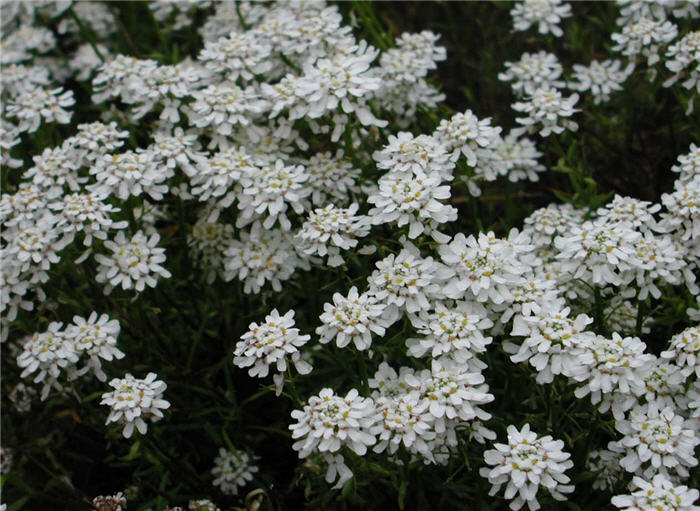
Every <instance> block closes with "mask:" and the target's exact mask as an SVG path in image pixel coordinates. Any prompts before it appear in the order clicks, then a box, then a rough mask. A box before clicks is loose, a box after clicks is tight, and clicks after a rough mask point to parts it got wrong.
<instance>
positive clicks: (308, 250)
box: [296, 203, 369, 267]
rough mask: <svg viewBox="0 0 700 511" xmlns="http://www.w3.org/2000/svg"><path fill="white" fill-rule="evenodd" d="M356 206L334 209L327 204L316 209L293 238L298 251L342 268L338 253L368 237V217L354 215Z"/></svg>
mask: <svg viewBox="0 0 700 511" xmlns="http://www.w3.org/2000/svg"><path fill="white" fill-rule="evenodd" d="M358 208H359V206H358V205H357V203H353V204H351V205H350V207H349V208H337V207H335V206H334V205H333V204H329V205H328V206H326V207H325V208H319V209H315V210H314V211H312V212H311V213H310V214H309V217H308V219H307V220H306V221H305V222H304V225H302V227H301V230H300V231H299V232H298V233H297V234H296V238H297V239H299V240H300V248H301V250H302V251H303V252H304V253H305V254H308V255H319V256H321V257H324V256H326V255H327V256H328V262H327V264H328V266H330V267H336V266H340V265H341V264H343V262H344V261H343V258H342V256H341V255H340V251H341V250H349V249H351V248H354V247H356V246H357V244H358V240H357V238H362V237H365V236H367V234H369V225H368V221H367V220H368V219H367V217H365V216H363V215H356V213H357V210H358Z"/></svg>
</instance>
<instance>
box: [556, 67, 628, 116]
mask: <svg viewBox="0 0 700 511" xmlns="http://www.w3.org/2000/svg"><path fill="white" fill-rule="evenodd" d="M621 66H622V62H620V61H619V60H604V61H602V62H601V61H598V60H592V61H591V63H590V64H588V65H587V66H584V65H581V64H574V67H573V73H572V78H573V81H572V82H570V83H569V88H570V89H572V90H576V91H579V92H587V91H590V92H591V94H592V95H593V101H594V102H595V104H596V105H599V104H601V103H604V102H606V101H609V100H610V94H611V93H612V92H616V91H621V90H622V84H623V83H624V82H625V80H627V78H628V77H629V76H630V74H632V71H633V70H634V65H633V64H632V63H629V64H627V66H626V67H625V68H624V69H620V67H621Z"/></svg>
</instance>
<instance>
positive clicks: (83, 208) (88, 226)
mask: <svg viewBox="0 0 700 511" xmlns="http://www.w3.org/2000/svg"><path fill="white" fill-rule="evenodd" d="M105 198H106V196H105V193H104V192H89V193H73V194H70V195H64V196H63V197H62V200H61V201H57V202H54V203H52V204H50V205H49V207H50V208H51V209H53V210H54V211H55V212H56V214H57V215H58V223H57V224H56V227H57V228H59V229H62V230H63V231H64V232H66V233H78V232H82V233H83V234H84V238H83V245H85V246H86V247H89V246H90V245H92V241H93V238H97V239H99V240H103V241H104V240H106V239H107V232H108V231H109V230H110V229H124V228H125V227H127V226H128V222H127V221H126V220H123V221H120V222H115V221H113V220H112V219H111V217H110V216H111V215H112V214H114V213H118V212H119V211H120V210H119V209H118V208H115V207H114V206H112V205H111V204H108V203H106V202H104V200H105Z"/></svg>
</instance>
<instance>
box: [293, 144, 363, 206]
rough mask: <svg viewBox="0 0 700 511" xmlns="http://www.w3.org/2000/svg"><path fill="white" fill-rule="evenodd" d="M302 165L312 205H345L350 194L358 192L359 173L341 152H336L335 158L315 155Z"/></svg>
mask: <svg viewBox="0 0 700 511" xmlns="http://www.w3.org/2000/svg"><path fill="white" fill-rule="evenodd" d="M302 163H303V165H304V167H305V168H306V173H307V174H308V175H309V180H308V181H307V185H308V186H309V187H310V188H311V190H312V191H311V202H313V203H314V205H323V204H327V203H328V202H332V203H334V204H345V203H346V202H347V201H348V198H349V195H350V192H357V191H358V187H357V185H356V182H357V179H358V178H359V176H360V171H359V170H357V169H355V168H354V167H353V165H352V163H350V162H349V161H347V160H346V159H344V158H343V151H341V150H338V151H337V152H336V154H335V156H333V155H332V154H331V153H330V152H326V153H317V154H315V155H313V156H312V157H311V158H309V159H308V160H305V161H303V162H302Z"/></svg>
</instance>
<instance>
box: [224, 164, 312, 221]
mask: <svg viewBox="0 0 700 511" xmlns="http://www.w3.org/2000/svg"><path fill="white" fill-rule="evenodd" d="M308 179H309V175H308V174H307V173H306V169H304V167H303V166H302V165H285V164H284V162H283V161H282V160H277V161H276V162H275V163H274V164H273V163H270V164H264V165H263V166H262V167H261V168H259V169H257V168H256V169H254V170H253V171H251V172H249V173H247V174H244V175H243V176H242V178H241V186H242V188H243V189H242V192H241V193H239V194H238V208H239V209H240V210H241V213H240V215H239V216H238V219H237V220H236V226H237V227H243V226H245V225H247V224H249V223H251V222H253V221H254V220H256V219H258V218H261V217H263V215H265V214H266V217H265V218H264V220H263V227H265V228H266V229H270V228H271V227H272V226H273V225H274V224H275V222H276V221H278V220H279V223H280V226H281V227H282V229H283V230H285V231H289V230H290V229H291V228H292V224H291V222H290V221H289V218H287V214H286V212H287V210H288V208H290V207H291V208H292V209H293V210H294V212H295V213H297V214H299V215H300V214H302V213H303V212H304V209H305V207H306V205H307V204H306V201H305V200H304V199H305V198H306V197H308V196H309V195H310V194H311V189H310V188H309V187H308V185H307V184H306V182H307V181H308Z"/></svg>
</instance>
